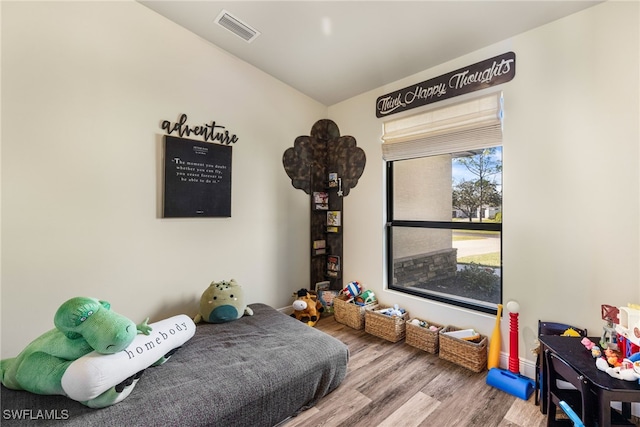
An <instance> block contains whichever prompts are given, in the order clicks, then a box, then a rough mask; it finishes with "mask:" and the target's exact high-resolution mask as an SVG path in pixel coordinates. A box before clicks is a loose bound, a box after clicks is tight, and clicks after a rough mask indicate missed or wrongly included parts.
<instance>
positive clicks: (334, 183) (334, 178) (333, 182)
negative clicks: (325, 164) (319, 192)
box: [329, 172, 338, 188]
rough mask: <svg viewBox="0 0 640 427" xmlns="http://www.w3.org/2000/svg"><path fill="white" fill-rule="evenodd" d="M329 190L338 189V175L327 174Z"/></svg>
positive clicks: (333, 173) (334, 173)
mask: <svg viewBox="0 0 640 427" xmlns="http://www.w3.org/2000/svg"><path fill="white" fill-rule="evenodd" d="M329 188H338V174H337V173H336V172H330V173H329Z"/></svg>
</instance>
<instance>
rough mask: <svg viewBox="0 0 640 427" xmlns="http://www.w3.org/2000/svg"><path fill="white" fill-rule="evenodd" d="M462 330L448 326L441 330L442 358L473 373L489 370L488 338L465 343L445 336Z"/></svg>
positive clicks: (482, 336) (481, 337) (484, 337)
mask: <svg viewBox="0 0 640 427" xmlns="http://www.w3.org/2000/svg"><path fill="white" fill-rule="evenodd" d="M459 330H460V328H456V327H455V326H447V327H445V328H443V329H442V330H440V358H442V359H445V360H448V361H449V362H453V363H455V364H458V365H460V366H462V367H465V368H467V369H470V370H472V371H473V372H482V371H484V370H485V369H486V368H487V341H488V340H487V337H486V336H484V335H480V340H479V342H473V341H465V340H461V339H459V338H454V337H451V336H448V335H446V334H445V332H452V331H459Z"/></svg>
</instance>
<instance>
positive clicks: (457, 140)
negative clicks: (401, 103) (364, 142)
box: [382, 92, 503, 160]
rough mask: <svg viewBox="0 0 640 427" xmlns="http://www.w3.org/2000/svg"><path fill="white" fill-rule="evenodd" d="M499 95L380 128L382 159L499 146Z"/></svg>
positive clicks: (451, 106)
mask: <svg viewBox="0 0 640 427" xmlns="http://www.w3.org/2000/svg"><path fill="white" fill-rule="evenodd" d="M502 116H503V113H502V92H498V93H492V94H489V95H484V96H481V97H477V98H474V99H471V100H468V101H464V102H461V103H457V104H452V105H448V106H446V107H442V108H438V109H433V110H429V111H425V112H423V113H420V114H416V115H413V116H407V117H402V118H400V119H396V120H390V121H387V122H385V123H384V125H383V135H382V140H383V144H382V157H383V158H384V159H385V160H404V159H413V158H417V157H426V156H436V155H440V154H446V153H456V152H459V151H465V150H475V149H480V148H486V147H494V146H497V145H501V144H502Z"/></svg>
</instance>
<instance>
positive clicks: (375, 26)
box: [138, 0, 601, 106]
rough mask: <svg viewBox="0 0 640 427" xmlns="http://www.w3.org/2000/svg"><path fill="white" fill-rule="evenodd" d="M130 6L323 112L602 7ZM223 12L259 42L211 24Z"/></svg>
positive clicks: (161, 2) (165, 2)
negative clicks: (175, 26) (195, 38)
mask: <svg viewBox="0 0 640 427" xmlns="http://www.w3.org/2000/svg"><path fill="white" fill-rule="evenodd" d="M138 1H139V2H140V3H141V4H143V5H145V6H147V7H149V8H150V9H152V10H154V11H156V12H158V13H159V14H161V15H163V16H165V17H166V18H168V19H170V20H171V21H173V22H175V23H177V24H178V25H181V26H182V27H184V28H186V29H188V30H189V31H191V32H193V33H195V34H197V35H198V36H200V37H202V38H203V39H205V40H208V41H210V42H211V43H213V44H215V45H216V46H218V47H220V48H221V49H223V50H225V51H227V52H229V53H230V54H231V55H233V56H236V57H238V58H240V59H242V60H244V61H246V62H248V63H249V64H252V65H253V66H255V67H257V68H259V69H260V70H262V71H264V72H266V73H268V74H270V75H272V76H273V77H275V78H276V79H278V80H280V81H282V82H284V83H286V84H288V85H289V86H292V87H293V88H295V89H297V90H299V91H300V92H302V93H304V94H306V95H308V96H309V97H311V98H313V99H315V100H317V101H319V102H321V103H322V104H324V105H327V106H330V105H333V104H336V103H338V102H340V101H343V100H345V99H349V98H351V97H353V96H356V95H359V94H361V93H364V92H367V91H369V90H372V89H375V88H378V87H380V86H383V85H386V84H389V83H392V82H394V81H396V80H399V79H402V78H405V77H408V76H410V75H412V74H415V73H418V72H420V71H423V70H426V69H429V68H431V67H433V66H436V65H438V64H441V63H443V62H446V61H449V60H451V59H454V58H457V57H459V56H462V55H465V54H467V53H470V52H473V51H474V50H477V49H479V48H482V47H485V46H488V45H491V44H493V43H496V42H499V41H502V40H505V39H508V38H509V37H512V36H514V35H516V34H519V33H522V32H525V31H527V30H530V29H532V28H535V27H538V26H541V25H543V24H546V23H548V22H551V21H555V20H557V19H559V18H562V17H564V16H567V15H570V14H573V13H575V12H578V11H580V10H583V9H586V8H588V7H591V6H594V5H595V4H598V3H601V1H579V0H568V1H562V0H552V1H540V0H534V1H525V0H510V1H505V0H502V1H484V0H470V1H458V0H448V1H431V0H423V1H367V0H360V1H268V0H263V1H202V0H199V1H178V0H176V1H170V0H154V1H143V0H138ZM223 9H224V10H226V11H227V12H228V13H230V14H231V15H232V16H233V17H235V18H237V19H239V20H240V21H242V22H243V23H244V24H247V25H248V26H249V27H251V28H253V29H255V30H257V31H258V32H259V33H260V35H259V36H257V37H255V38H254V39H253V40H252V41H251V42H246V41H245V40H243V39H242V38H240V37H239V36H237V35H236V34H234V33H232V32H231V31H229V30H227V29H225V28H223V27H221V26H219V25H217V24H216V23H215V22H214V21H215V20H216V17H218V15H219V14H220V12H221V11H222V10H223Z"/></svg>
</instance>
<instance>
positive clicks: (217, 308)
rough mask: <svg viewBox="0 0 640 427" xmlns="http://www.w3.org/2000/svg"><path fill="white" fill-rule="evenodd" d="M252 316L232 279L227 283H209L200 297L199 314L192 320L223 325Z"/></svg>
mask: <svg viewBox="0 0 640 427" xmlns="http://www.w3.org/2000/svg"><path fill="white" fill-rule="evenodd" d="M245 314H246V315H248V316H253V310H251V307H247V305H246V303H245V301H244V292H243V290H242V286H240V285H239V284H238V283H237V282H236V281H235V280H234V279H231V281H229V282H227V281H225V280H223V281H221V282H211V284H210V285H209V287H208V288H207V289H205V291H204V292H203V293H202V296H201V297H200V312H199V313H198V314H197V315H196V317H195V318H194V319H193V321H194V322H195V323H199V322H200V321H205V322H208V323H224V322H230V321H232V320H236V319H239V318H241V317H242V316H244V315H245Z"/></svg>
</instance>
